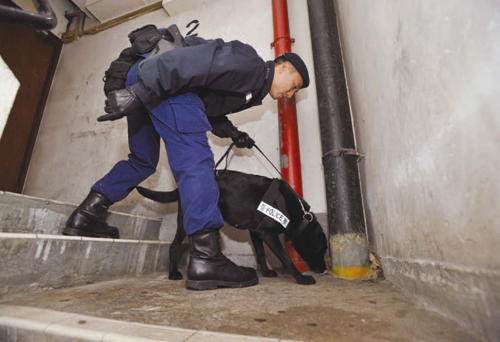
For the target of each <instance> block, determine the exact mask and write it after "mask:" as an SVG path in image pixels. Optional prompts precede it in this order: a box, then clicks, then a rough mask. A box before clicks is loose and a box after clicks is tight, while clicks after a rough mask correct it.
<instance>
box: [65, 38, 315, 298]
mask: <svg viewBox="0 0 500 342" xmlns="http://www.w3.org/2000/svg"><path fill="white" fill-rule="evenodd" d="M162 30H164V29H160V30H159V31H160V32H161V33H162V34H164V33H165V31H162ZM146 57H147V56H146V55H145V56H141V59H140V60H139V61H138V62H137V63H136V64H135V65H134V66H133V67H132V68H131V69H130V71H129V72H128V77H127V83H126V88H125V89H122V90H117V91H113V92H111V93H109V94H108V96H107V97H108V98H107V100H106V107H105V111H106V113H107V114H106V115H103V116H101V117H99V118H98V120H99V121H107V120H116V119H119V118H122V117H124V116H127V121H128V137H129V147H130V152H131V153H130V154H129V156H128V160H122V161H120V162H118V163H117V164H116V165H115V166H114V167H113V168H112V169H111V171H110V172H109V173H108V174H107V175H105V176H104V177H103V178H102V179H100V180H98V181H97V182H96V183H95V184H94V185H93V186H92V188H91V192H90V193H89V195H88V196H87V198H86V199H85V200H84V201H83V203H82V204H80V206H79V207H78V208H77V209H76V210H75V212H73V214H72V215H71V217H70V218H69V220H68V222H67V224H66V228H65V229H64V231H63V234H66V235H77V236H98V237H105V238H119V232H118V229H117V228H115V227H111V226H108V225H107V223H106V222H105V215H106V213H107V210H108V208H109V206H110V205H111V204H113V203H115V202H118V201H121V200H122V199H124V198H125V197H126V196H127V195H128V194H129V193H130V192H131V191H132V190H133V189H134V188H135V187H136V186H137V185H139V184H140V183H141V182H142V181H144V180H145V179H146V178H148V177H149V176H150V175H152V174H153V173H154V172H155V171H156V166H157V164H158V160H159V151H160V137H161V138H162V139H163V140H164V142H165V146H166V150H167V155H168V161H169V164H170V168H171V170H172V173H173V175H174V178H175V180H176V182H177V187H178V190H179V197H180V205H181V208H182V212H183V219H184V228H185V231H186V234H187V235H188V236H189V242H190V261H189V266H188V274H187V279H188V280H187V282H186V287H187V288H190V289H196V290H205V289H214V288H217V287H244V286H251V285H255V284H257V283H258V277H257V274H256V272H255V270H254V269H252V268H247V267H240V266H237V265H235V264H234V263H232V262H231V261H230V260H229V259H227V258H226V257H225V256H224V255H223V254H222V253H221V247H220V236H219V229H220V228H221V227H222V226H223V224H224V221H223V219H222V216H221V213H220V211H219V209H218V206H217V203H218V199H219V188H218V186H217V183H216V181H215V178H214V158H213V153H212V151H211V149H210V146H209V144H208V139H207V135H206V132H207V131H212V133H213V134H215V135H216V136H219V137H222V138H231V139H232V140H233V142H234V143H235V144H236V146H237V147H238V148H245V147H246V148H252V147H253V145H254V141H253V140H252V139H251V138H250V137H249V136H248V134H247V133H244V132H241V131H239V130H238V129H237V128H236V127H234V126H233V125H232V124H231V122H230V121H229V120H228V118H227V115H228V114H232V113H236V112H239V111H242V110H244V109H246V108H249V107H252V106H256V105H260V104H262V100H263V99H264V97H265V96H266V95H267V94H268V93H269V94H270V95H271V97H272V98H273V99H275V100H278V99H281V98H291V97H292V96H294V94H295V93H296V92H297V91H298V90H299V89H301V88H305V87H307V86H308V85H309V75H308V71H307V67H306V66H305V64H304V62H303V61H302V59H301V58H300V57H299V56H298V55H296V54H294V53H286V54H284V55H282V56H280V57H278V58H277V59H276V60H274V61H267V62H265V61H264V60H262V58H261V57H259V55H258V54H257V52H256V51H255V50H254V49H253V48H252V47H251V46H249V45H247V44H244V43H241V42H239V41H231V42H224V41H223V40H222V39H215V40H205V39H203V38H199V37H186V38H185V40H184V42H183V47H181V48H177V49H174V50H171V51H168V52H165V53H161V54H159V55H156V56H155V57H154V58H150V59H147V58H146ZM144 58H146V60H144ZM143 61H144V62H143ZM141 62H143V63H141Z"/></svg>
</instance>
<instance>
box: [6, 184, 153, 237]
mask: <svg viewBox="0 0 500 342" xmlns="http://www.w3.org/2000/svg"><path fill="white" fill-rule="evenodd" d="M76 207H77V205H74V204H70V203H64V202H58V201H53V200H47V199H43V198H37V197H31V196H26V195H19V194H14V193H10V192H4V191H0V232H9V233H32V234H33V233H34V234H50V235H59V234H61V232H62V230H63V228H64V227H65V224H66V221H67V219H68V217H69V216H70V215H71V213H72V212H73V211H74V210H75V209H76ZM107 222H108V223H109V224H110V225H111V226H115V227H118V228H119V229H120V238H122V239H133V240H160V228H161V220H159V219H151V218H146V217H141V216H135V215H129V214H123V213H118V212H113V211H110V214H109V216H108V219H107Z"/></svg>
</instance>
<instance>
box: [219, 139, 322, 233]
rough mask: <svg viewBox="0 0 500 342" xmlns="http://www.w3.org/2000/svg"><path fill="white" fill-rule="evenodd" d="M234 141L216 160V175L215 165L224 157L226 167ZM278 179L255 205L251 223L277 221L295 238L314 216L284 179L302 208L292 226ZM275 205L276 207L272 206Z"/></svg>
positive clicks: (259, 223)
mask: <svg viewBox="0 0 500 342" xmlns="http://www.w3.org/2000/svg"><path fill="white" fill-rule="evenodd" d="M233 146H234V143H232V144H231V145H230V146H229V148H228V149H227V150H226V152H225V153H224V154H223V155H222V157H221V158H220V159H219V161H217V163H216V164H215V174H216V175H217V174H218V172H219V170H217V167H218V166H219V165H220V163H222V161H223V160H224V159H226V166H225V167H224V170H226V169H227V162H228V156H229V152H230V151H231V149H232V148H233ZM254 147H255V148H256V149H257V150H258V151H259V152H260V153H261V154H262V155H263V156H264V158H266V159H267V161H268V162H269V163H270V164H271V165H272V166H273V167H274V169H275V170H276V171H277V172H278V173H279V174H280V175H281V177H283V175H282V174H281V172H279V170H278V169H277V168H276V166H274V164H273V163H272V162H271V161H270V160H269V158H267V156H266V155H265V154H264V152H262V151H261V149H260V148H259V147H258V146H257V145H254ZM280 181H281V179H279V178H274V179H273V181H272V183H271V185H270V186H269V188H268V189H267V191H266V193H265V194H264V196H263V197H262V199H261V201H260V204H259V206H258V207H257V209H256V211H255V215H254V217H253V222H252V225H253V226H255V227H257V229H258V228H260V226H261V225H264V223H265V222H269V221H268V220H271V219H272V220H274V221H277V222H279V223H280V224H281V225H282V226H283V228H284V230H285V232H286V234H287V235H288V236H289V237H290V239H292V240H293V239H296V238H297V237H299V236H300V235H302V233H303V232H304V230H305V229H306V228H307V225H308V224H309V223H310V222H311V221H312V220H313V219H314V216H313V214H312V213H311V212H309V211H307V210H306V208H305V207H304V204H303V203H302V199H301V198H300V197H299V195H297V193H296V192H295V190H293V188H292V187H291V186H290V184H288V182H287V181H285V184H286V186H288V187H289V188H290V190H291V191H292V192H293V193H294V194H295V196H296V197H297V200H298V201H299V204H300V207H301V208H302V213H303V215H302V220H301V221H300V224H299V225H298V227H297V228H294V227H293V226H294V225H293V224H289V223H290V218H289V215H288V211H287V208H286V203H285V199H284V198H283V195H282V194H281V191H280ZM273 205H275V206H276V207H273Z"/></svg>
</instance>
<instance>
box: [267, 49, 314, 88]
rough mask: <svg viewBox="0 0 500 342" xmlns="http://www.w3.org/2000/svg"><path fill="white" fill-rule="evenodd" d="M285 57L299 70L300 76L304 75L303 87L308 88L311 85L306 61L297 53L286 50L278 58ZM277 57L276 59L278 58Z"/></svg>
mask: <svg viewBox="0 0 500 342" xmlns="http://www.w3.org/2000/svg"><path fill="white" fill-rule="evenodd" d="M280 57H283V58H285V59H286V60H287V61H289V62H290V63H292V65H293V66H294V67H295V69H297V71H298V72H299V74H300V76H302V87H301V89H302V88H307V87H308V86H309V72H308V71H307V67H306V63H304V61H303V60H302V58H300V57H299V55H297V54H296V53H293V52H286V53H284V54H282V55H280V56H278V57H276V59H278V58H280ZM276 59H275V60H276Z"/></svg>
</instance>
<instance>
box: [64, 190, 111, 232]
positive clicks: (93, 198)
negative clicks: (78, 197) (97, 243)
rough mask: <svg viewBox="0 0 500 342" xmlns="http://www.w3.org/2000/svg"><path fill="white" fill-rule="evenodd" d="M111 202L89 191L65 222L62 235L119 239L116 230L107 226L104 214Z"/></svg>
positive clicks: (101, 195)
mask: <svg viewBox="0 0 500 342" xmlns="http://www.w3.org/2000/svg"><path fill="white" fill-rule="evenodd" d="M111 204H112V203H111V201H110V200H109V199H108V198H107V197H106V196H104V195H103V194H100V193H98V192H95V191H90V193H89V194H88V196H87V198H85V200H84V201H83V202H82V204H80V205H79V206H78V208H76V210H75V211H74V212H73V213H72V214H71V216H70V217H69V219H68V222H66V228H64V229H63V231H62V233H63V235H73V236H89V237H102V238H110V239H119V238H120V232H119V231H118V228H116V227H111V226H108V224H107V223H106V214H107V212H108V208H109V206H110V205H111Z"/></svg>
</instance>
